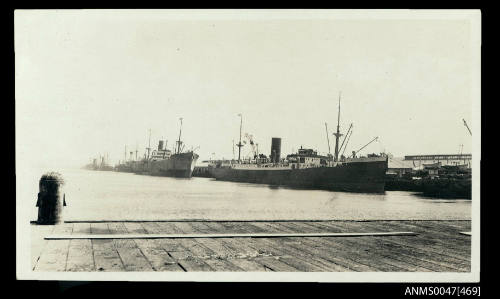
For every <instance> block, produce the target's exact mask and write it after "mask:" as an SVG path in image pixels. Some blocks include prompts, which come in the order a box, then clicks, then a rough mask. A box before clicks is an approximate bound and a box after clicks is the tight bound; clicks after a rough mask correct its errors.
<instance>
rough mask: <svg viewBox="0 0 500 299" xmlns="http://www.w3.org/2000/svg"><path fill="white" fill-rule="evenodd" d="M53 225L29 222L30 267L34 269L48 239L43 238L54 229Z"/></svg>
mask: <svg viewBox="0 0 500 299" xmlns="http://www.w3.org/2000/svg"><path fill="white" fill-rule="evenodd" d="M54 228H55V225H38V224H36V223H33V224H31V269H32V270H35V268H36V264H37V263H38V260H39V259H40V257H41V255H42V253H43V251H44V248H45V247H46V246H47V244H48V242H49V241H48V240H45V239H44V237H45V236H46V235H49V234H51V233H52V232H53V231H54Z"/></svg>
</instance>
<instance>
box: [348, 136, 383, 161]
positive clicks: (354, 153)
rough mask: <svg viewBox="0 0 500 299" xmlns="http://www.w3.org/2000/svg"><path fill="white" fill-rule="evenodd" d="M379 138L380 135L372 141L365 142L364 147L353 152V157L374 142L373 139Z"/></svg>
mask: <svg viewBox="0 0 500 299" xmlns="http://www.w3.org/2000/svg"><path fill="white" fill-rule="evenodd" d="M377 139H378V136H377V137H375V138H373V139H372V140H371V141H370V142H368V143H367V144H365V145H364V146H363V147H362V148H360V149H359V150H357V151H353V152H352V157H353V158H354V157H355V156H356V154H357V153H359V152H360V151H361V150H362V149H364V148H365V147H367V146H368V145H369V144H370V143H372V142H373V141H375V140H377Z"/></svg>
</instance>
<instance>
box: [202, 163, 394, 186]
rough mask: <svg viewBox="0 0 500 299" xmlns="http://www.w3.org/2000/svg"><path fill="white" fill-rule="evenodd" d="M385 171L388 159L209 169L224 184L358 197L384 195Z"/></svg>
mask: <svg viewBox="0 0 500 299" xmlns="http://www.w3.org/2000/svg"><path fill="white" fill-rule="evenodd" d="M386 170H387V159H382V160H378V161H373V162H366V161H365V162H351V163H345V164H343V165H339V166H336V167H316V168H303V169H273V168H269V169H238V168H231V167H220V168H211V169H210V171H211V174H212V176H213V177H215V179H217V180H223V181H233V182H246V183H256V184H268V185H278V186H287V187H292V188H300V189H320V190H332V191H343V192H361V193H383V192H384V189H385V172H386Z"/></svg>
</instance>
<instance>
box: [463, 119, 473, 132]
mask: <svg viewBox="0 0 500 299" xmlns="http://www.w3.org/2000/svg"><path fill="white" fill-rule="evenodd" d="M462 120H463V121H464V126H465V127H466V128H467V130H469V133H470V135H471V136H472V132H471V130H470V128H469V126H468V125H467V122H466V121H465V119H463V118H462Z"/></svg>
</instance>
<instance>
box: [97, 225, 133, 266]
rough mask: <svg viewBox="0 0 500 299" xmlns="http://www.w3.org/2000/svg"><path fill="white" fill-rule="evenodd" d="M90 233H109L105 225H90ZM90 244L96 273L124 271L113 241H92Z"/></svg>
mask: <svg viewBox="0 0 500 299" xmlns="http://www.w3.org/2000/svg"><path fill="white" fill-rule="evenodd" d="M90 231H91V233H92V234H94V233H98V234H103V233H105V234H109V233H110V230H109V228H108V224H107V223H91V225H90ZM91 242H92V251H93V253H94V264H95V269H96V271H106V272H107V271H112V272H114V271H124V270H125V266H124V265H123V262H122V260H121V258H120V255H119V254H118V251H117V249H116V247H115V245H114V242H113V240H110V239H92V240H91Z"/></svg>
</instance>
